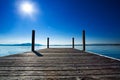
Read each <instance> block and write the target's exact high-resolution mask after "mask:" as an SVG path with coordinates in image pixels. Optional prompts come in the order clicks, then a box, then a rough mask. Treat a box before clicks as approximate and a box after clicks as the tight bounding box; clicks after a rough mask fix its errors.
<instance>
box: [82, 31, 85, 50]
mask: <svg viewBox="0 0 120 80" xmlns="http://www.w3.org/2000/svg"><path fill="white" fill-rule="evenodd" d="M82 38H83V51H85V30H83V32H82Z"/></svg>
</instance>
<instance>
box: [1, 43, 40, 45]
mask: <svg viewBox="0 0 120 80" xmlns="http://www.w3.org/2000/svg"><path fill="white" fill-rule="evenodd" d="M31 45H32V44H31V43H22V44H0V46H31ZM35 46H42V45H41V44H35Z"/></svg>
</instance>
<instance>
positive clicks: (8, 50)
mask: <svg viewBox="0 0 120 80" xmlns="http://www.w3.org/2000/svg"><path fill="white" fill-rule="evenodd" d="M50 47H51V48H71V46H50ZM44 48H46V46H36V50H39V49H44ZM75 48H76V49H80V50H82V46H75ZM30 50H31V46H0V56H6V55H11V54H17V53H23V52H27V51H30ZM86 50H87V51H90V52H94V53H97V54H102V55H105V56H109V57H113V58H117V59H120V46H108V45H107V46H86Z"/></svg>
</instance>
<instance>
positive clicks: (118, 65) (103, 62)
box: [0, 48, 120, 80]
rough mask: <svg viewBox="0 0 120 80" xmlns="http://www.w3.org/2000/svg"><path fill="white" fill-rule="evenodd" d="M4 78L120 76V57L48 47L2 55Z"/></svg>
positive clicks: (95, 79) (108, 79)
mask: <svg viewBox="0 0 120 80" xmlns="http://www.w3.org/2000/svg"><path fill="white" fill-rule="evenodd" d="M36 54H37V55H36ZM38 54H40V55H38ZM0 80H120V61H118V60H115V59H111V58H107V57H103V56H99V55H96V54H93V53H88V52H84V51H80V50H77V49H73V48H46V49H42V50H39V51H34V52H26V53H22V54H15V55H10V56H5V57H0Z"/></svg>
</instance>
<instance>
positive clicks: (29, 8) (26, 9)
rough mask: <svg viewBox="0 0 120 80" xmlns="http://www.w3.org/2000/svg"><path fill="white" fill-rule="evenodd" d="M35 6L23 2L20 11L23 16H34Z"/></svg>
mask: <svg viewBox="0 0 120 80" xmlns="http://www.w3.org/2000/svg"><path fill="white" fill-rule="evenodd" d="M35 10H36V9H35V6H34V4H33V3H31V2H22V3H21V4H20V11H21V13H22V14H23V13H24V14H27V15H33V14H34V13H35Z"/></svg>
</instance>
